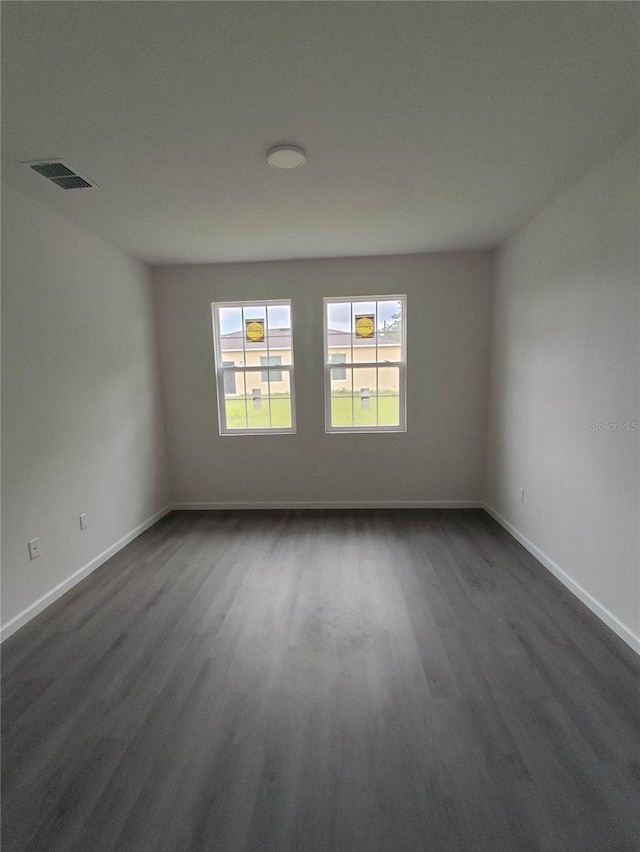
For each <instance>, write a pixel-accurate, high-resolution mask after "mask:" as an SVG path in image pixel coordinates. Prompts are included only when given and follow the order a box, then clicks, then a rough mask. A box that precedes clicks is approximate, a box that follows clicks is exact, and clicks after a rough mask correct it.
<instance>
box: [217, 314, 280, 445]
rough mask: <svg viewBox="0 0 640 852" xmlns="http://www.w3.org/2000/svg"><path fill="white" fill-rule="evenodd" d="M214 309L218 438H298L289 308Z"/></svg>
mask: <svg viewBox="0 0 640 852" xmlns="http://www.w3.org/2000/svg"><path fill="white" fill-rule="evenodd" d="M211 307H212V312H213V341H214V356H215V367H216V385H217V392H218V418H219V424H220V434H221V435H250V434H263V433H282V432H295V430H296V428H295V427H296V424H295V400H294V381H293V333H292V327H291V302H289V301H278V302H275V301H274V302H215V303H214V304H213V305H212V306H211ZM271 367H277V369H269V368H271ZM265 368H266V369H265Z"/></svg>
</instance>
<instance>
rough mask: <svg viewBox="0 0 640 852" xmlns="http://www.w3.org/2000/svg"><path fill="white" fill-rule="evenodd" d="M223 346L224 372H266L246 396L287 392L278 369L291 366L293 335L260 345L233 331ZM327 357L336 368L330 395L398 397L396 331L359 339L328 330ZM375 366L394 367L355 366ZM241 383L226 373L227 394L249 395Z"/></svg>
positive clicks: (281, 333)
mask: <svg viewBox="0 0 640 852" xmlns="http://www.w3.org/2000/svg"><path fill="white" fill-rule="evenodd" d="M220 346H221V349H222V354H223V359H224V362H223V366H225V367H263V368H264V369H263V370H262V371H261V372H259V373H255V374H253V375H254V377H255V378H254V379H252V387H250V388H249V387H248V388H247V392H248V393H251V391H252V390H253V389H259V390H260V391H261V393H262V394H265V395H266V394H268V393H269V387H270V388H271V393H272V394H276V393H288V392H289V379H288V375H287V373H286V372H284V371H281V370H278V369H277V368H278V367H279V366H280V365H282V364H291V329H288V328H286V329H285V328H271V329H269V332H268V335H266V336H265V339H264V340H263V341H260V342H259V343H254V342H251V341H249V340H247V338H246V336H245V333H244V332H243V331H233V332H230V333H229V334H223V335H221V336H220ZM328 351H329V361H330V363H332V364H335V365H336V366H335V367H334V368H333V369H332V370H331V389H332V391H334V392H335V391H341V392H351V390H352V387H353V392H354V393H357V394H359V393H360V392H361V391H362V390H363V389H368V390H370V391H371V392H372V393H375V392H376V389H377V392H378V393H397V392H398V381H399V377H398V368H397V367H396V366H395V365H396V364H397V363H398V362H399V361H400V359H401V346H400V340H399V339H398V332H397V331H378V332H376V333H375V334H374V336H372V337H368V338H359V337H357V336H356V335H355V334H354V333H352V332H348V331H340V330H337V329H330V330H329V339H328ZM376 361H378V362H379V361H384V362H389V365H390V366H389V367H388V368H384V367H378V368H376V367H371V366H368V367H364V366H363V367H358V366H357V365H358V364H372V363H374V362H376ZM342 365H344V366H342ZM348 365H353V368H352V369H349V368H348ZM392 365H393V366H392ZM352 372H353V379H352V375H351V374H352ZM376 373H377V375H376ZM242 381H243V376H242V374H240V373H237V374H236V373H231V372H228V373H226V374H225V392H226V394H227V395H230V394H243V393H244V392H245V391H244V390H243V388H242V387H241V386H240V385H241V383H242ZM352 381H353V385H352Z"/></svg>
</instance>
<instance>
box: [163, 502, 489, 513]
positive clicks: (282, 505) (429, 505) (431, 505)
mask: <svg viewBox="0 0 640 852" xmlns="http://www.w3.org/2000/svg"><path fill="white" fill-rule="evenodd" d="M172 508H173V509H181V510H187V511H190V510H198V509H199V510H203V509H204V510H210V511H218V510H228V509H483V508H484V503H483V502H482V500H285V501H282V502H273V501H267V502H248V501H247V502H237V503H233V502H222V503H174V504H173V507H172Z"/></svg>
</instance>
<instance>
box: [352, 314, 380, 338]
mask: <svg viewBox="0 0 640 852" xmlns="http://www.w3.org/2000/svg"><path fill="white" fill-rule="evenodd" d="M355 321H356V337H373V332H374V329H375V327H376V324H375V316H374V314H360V315H359V316H358V315H356V317H355Z"/></svg>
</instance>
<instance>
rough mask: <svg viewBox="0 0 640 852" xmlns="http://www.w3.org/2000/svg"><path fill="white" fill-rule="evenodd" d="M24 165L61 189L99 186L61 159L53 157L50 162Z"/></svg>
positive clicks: (35, 162) (37, 161)
mask: <svg viewBox="0 0 640 852" xmlns="http://www.w3.org/2000/svg"><path fill="white" fill-rule="evenodd" d="M23 165H25V166H30V167H31V168H32V169H33V170H34V172H37V173H38V174H39V175H42V177H44V178H47V180H49V181H51V183H55V185H56V186H59V187H60V189H91V188H93V187H95V186H97V184H95V183H91V181H89V180H87V178H86V177H83V176H82V175H81V174H80V173H79V172H76V171H75V170H74V169H71V168H69V166H68V165H67V164H66V163H63V162H62V160H60V159H59V157H51V158H50V159H49V160H35V161H33V162H28V163H23Z"/></svg>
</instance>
